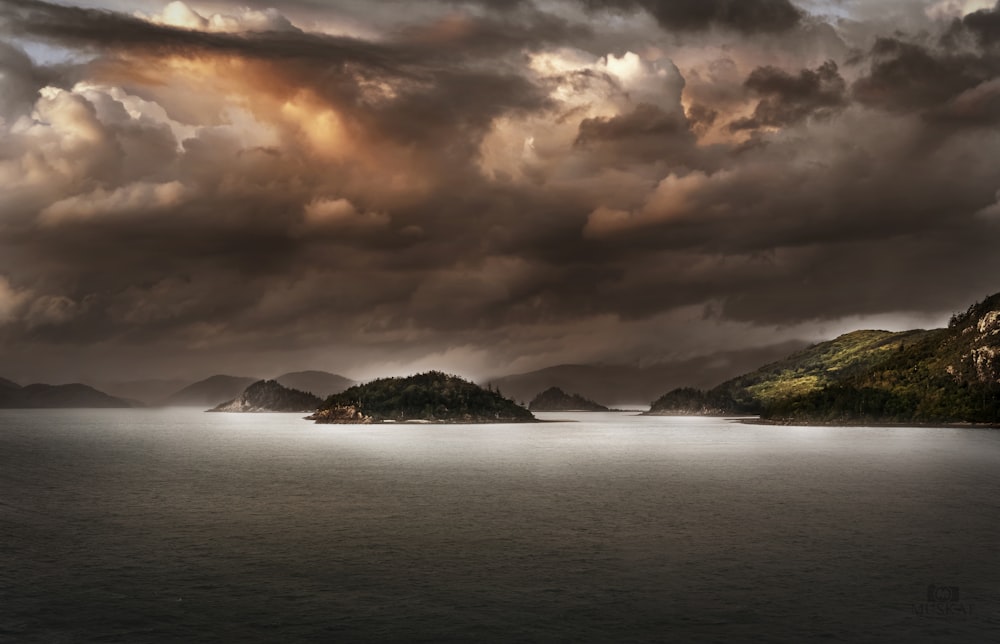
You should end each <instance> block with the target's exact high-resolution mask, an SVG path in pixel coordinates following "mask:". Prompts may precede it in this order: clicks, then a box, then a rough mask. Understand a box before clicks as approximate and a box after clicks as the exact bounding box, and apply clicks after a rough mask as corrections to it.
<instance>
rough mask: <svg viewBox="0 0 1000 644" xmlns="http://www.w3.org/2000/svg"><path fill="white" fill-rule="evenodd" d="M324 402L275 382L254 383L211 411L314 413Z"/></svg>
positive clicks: (261, 381)
mask: <svg viewBox="0 0 1000 644" xmlns="http://www.w3.org/2000/svg"><path fill="white" fill-rule="evenodd" d="M322 402H323V401H322V400H320V399H319V398H318V397H317V396H314V395H312V394H310V393H307V392H305V391H299V390H298V389H288V388H286V387H282V386H281V385H280V384H279V383H278V382H277V381H274V380H260V381H258V382H255V383H253V384H252V385H250V386H249V387H247V388H246V389H245V390H243V393H241V394H240V395H239V396H237V397H236V398H234V399H233V400H230V401H229V402H226V403H223V404H221V405H219V406H218V407H215V408H213V409H210V410H209V411H217V412H228V413H259V412H314V411H316V410H317V409H318V408H319V406H320V404H321V403H322Z"/></svg>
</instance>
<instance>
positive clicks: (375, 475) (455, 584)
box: [0, 410, 1000, 643]
mask: <svg viewBox="0 0 1000 644" xmlns="http://www.w3.org/2000/svg"><path fill="white" fill-rule="evenodd" d="M540 416H541V417H543V418H545V419H547V420H550V421H558V422H549V423H543V424H537V425H484V426H455V425H450V426H437V425H384V426H375V427H364V426H336V425H325V426H317V425H314V424H312V423H309V422H306V421H304V420H302V419H301V418H299V416H297V415H294V414H293V415H279V414H263V415H227V414H205V413H201V412H197V411H181V410H101V411H89V410H88V411H0V641H3V642H18V643H20V642H297V641H310V642H314V641H323V642H351V641H424V642H506V641H516V642H560V641H562V642H570V641H573V642H737V641H757V642H796V643H798V642H885V641H893V642H1000V432H998V431H991V430H978V429H934V428H912V429H908V428H881V429H879V428H856V427H851V428H836V427H810V428H799V427H767V426H755V425H744V424H738V423H732V422H727V421H725V420H719V419H705V418H698V419H693V418H692V419H686V418H652V417H649V418H647V417H637V416H632V415H628V414H585V413H580V414H573V413H561V414H540ZM932 585H933V586H934V588H931V589H929V587H930V586H932ZM929 590H930V591H931V593H930V595H929V594H928V591H929Z"/></svg>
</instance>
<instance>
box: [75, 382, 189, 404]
mask: <svg viewBox="0 0 1000 644" xmlns="http://www.w3.org/2000/svg"><path fill="white" fill-rule="evenodd" d="M189 383H190V381H184V380H159V379H153V380H130V381H115V382H92V383H88V384H90V385H92V386H93V387H94V388H95V389H99V390H100V391H104V392H107V393H108V394H110V395H112V396H115V397H116V398H125V399H127V400H138V401H139V402H141V403H143V404H144V405H158V404H160V403H162V402H163V400H164V399H165V398H167V397H168V396H170V395H171V394H173V393H174V392H176V391H178V390H180V389H182V388H183V387H185V386H186V385H188V384H189Z"/></svg>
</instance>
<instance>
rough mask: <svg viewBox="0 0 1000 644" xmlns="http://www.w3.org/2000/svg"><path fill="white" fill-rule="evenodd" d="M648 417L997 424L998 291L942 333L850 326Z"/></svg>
mask: <svg viewBox="0 0 1000 644" xmlns="http://www.w3.org/2000/svg"><path fill="white" fill-rule="evenodd" d="M650 413H651V414H670V413H718V414H747V413H752V414H760V415H761V416H762V417H763V418H766V419H771V420H783V421H801V422H842V423H846V422H898V423H905V422H930V423H946V422H976V423H991V424H996V423H998V422H1000V295H994V296H992V297H990V298H987V299H986V300H984V301H983V302H980V303H978V304H975V305H973V306H971V307H969V309H968V311H966V312H965V313H962V314H958V315H955V316H953V317H952V320H951V323H950V325H949V327H948V328H947V329H935V330H932V331H906V332H902V333H889V332H887V331H856V332H854V333H848V334H846V335H843V336H841V337H839V338H837V339H836V340H832V341H830V342H823V343H821V344H817V345H815V346H813V347H810V348H808V349H806V350H804V351H800V352H798V353H795V354H793V355H791V356H789V357H788V358H786V359H785V360H781V361H778V362H775V363H772V364H769V365H767V366H765V367H762V368H760V369H758V370H757V371H754V372H751V373H749V374H746V375H744V376H740V377H739V378H735V379H733V380H730V381H728V382H725V383H723V384H721V385H719V386H718V387H716V388H714V389H712V390H709V391H707V392H702V391H698V390H692V389H684V390H675V391H672V392H670V393H668V394H666V395H664V396H662V397H661V398H660V399H658V400H657V401H655V402H654V403H653V405H652V409H651V410H650Z"/></svg>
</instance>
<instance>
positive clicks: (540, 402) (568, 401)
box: [528, 387, 611, 411]
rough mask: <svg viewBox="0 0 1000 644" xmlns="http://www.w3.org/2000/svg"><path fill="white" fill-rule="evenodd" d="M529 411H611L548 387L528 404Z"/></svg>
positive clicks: (578, 396)
mask: <svg viewBox="0 0 1000 644" xmlns="http://www.w3.org/2000/svg"><path fill="white" fill-rule="evenodd" d="M528 409H529V410H530V411H611V410H610V409H608V408H607V407H605V406H604V405H601V404H599V403H596V402H594V401H593V400H588V399H587V398H584V397H583V396H581V395H579V394H568V393H566V392H565V391H563V390H562V389H560V388H559V387H549V388H548V389H546V390H545V391H543V392H542V393H540V394H538V395H537V396H535V397H534V399H532V401H531V402H530V403H529V404H528Z"/></svg>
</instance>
